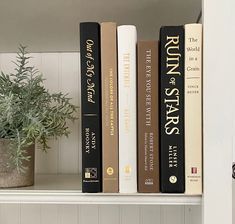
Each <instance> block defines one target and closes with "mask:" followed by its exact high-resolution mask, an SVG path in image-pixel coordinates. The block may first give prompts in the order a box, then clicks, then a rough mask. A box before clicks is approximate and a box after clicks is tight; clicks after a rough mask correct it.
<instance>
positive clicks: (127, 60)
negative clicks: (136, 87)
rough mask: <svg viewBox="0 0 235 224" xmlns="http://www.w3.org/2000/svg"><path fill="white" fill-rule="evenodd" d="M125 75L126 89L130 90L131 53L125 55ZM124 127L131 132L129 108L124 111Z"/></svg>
mask: <svg viewBox="0 0 235 224" xmlns="http://www.w3.org/2000/svg"><path fill="white" fill-rule="evenodd" d="M123 63H124V64H123V75H124V88H130V53H124V54H123ZM124 127H125V132H126V133H128V132H129V131H130V110H129V107H128V108H125V110H124Z"/></svg>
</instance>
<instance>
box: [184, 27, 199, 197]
mask: <svg viewBox="0 0 235 224" xmlns="http://www.w3.org/2000/svg"><path fill="white" fill-rule="evenodd" d="M185 193H186V194H201V193H202V25H201V24H187V25H185Z"/></svg>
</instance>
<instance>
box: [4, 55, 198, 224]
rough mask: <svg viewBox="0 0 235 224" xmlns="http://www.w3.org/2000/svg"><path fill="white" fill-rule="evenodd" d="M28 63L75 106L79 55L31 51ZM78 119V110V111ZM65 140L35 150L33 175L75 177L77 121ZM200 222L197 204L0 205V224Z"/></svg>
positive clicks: (8, 68)
mask: <svg viewBox="0 0 235 224" xmlns="http://www.w3.org/2000/svg"><path fill="white" fill-rule="evenodd" d="M15 56H16V55H15V54H0V70H2V71H4V72H13V71H14V64H13V63H12V61H13V60H14V59H15ZM31 56H32V59H31V62H32V64H33V65H35V66H36V67H37V68H38V69H39V70H40V71H41V72H42V73H43V74H44V76H45V78H46V81H45V85H46V86H47V87H48V88H49V89H50V90H51V91H63V92H67V93H69V95H70V97H72V98H73V103H74V104H76V105H78V106H79V105H80V88H79V86H80V84H79V83H80V78H79V53H34V54H32V55H31ZM78 116H79V112H78ZM69 126H70V128H71V135H70V136H69V138H61V139H59V140H51V142H50V146H51V149H50V150H48V152H47V153H46V154H45V153H42V152H41V151H40V150H39V149H37V150H36V172H37V173H79V171H80V170H81V151H80V148H81V147H80V142H81V141H80V140H81V139H80V122H79V120H78V121H77V122H75V123H74V124H69ZM32 223H34V224H64V223H66V224H67V223H69V224H75V223H76V224H96V223H97V224H110V223H112V224H151V223H153V224H172V223H174V224H201V207H200V206H138V205H136V206H127V205H125V206H124V205H112V206H110V205H107V206H106V205H97V206H96V205H37V204H33V205H27V204H2V205H0V224H32Z"/></svg>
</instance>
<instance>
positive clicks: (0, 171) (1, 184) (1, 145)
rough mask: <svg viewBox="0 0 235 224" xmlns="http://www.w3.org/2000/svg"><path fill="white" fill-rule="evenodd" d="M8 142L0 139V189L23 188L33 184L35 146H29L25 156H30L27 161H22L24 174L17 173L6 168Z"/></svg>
mask: <svg viewBox="0 0 235 224" xmlns="http://www.w3.org/2000/svg"><path fill="white" fill-rule="evenodd" d="M8 146H9V140H6V139H0V188H10V187H25V186H31V185H33V184H34V161H35V159H34V157H35V146H34V145H31V146H29V147H28V148H27V154H26V156H30V157H31V159H30V160H29V161H24V164H23V165H24V167H27V169H26V170H25V172H24V173H23V172H18V170H17V169H16V168H13V167H8V166H7V164H8V162H9V153H8V150H7V149H8Z"/></svg>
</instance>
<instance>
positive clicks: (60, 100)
mask: <svg viewBox="0 0 235 224" xmlns="http://www.w3.org/2000/svg"><path fill="white" fill-rule="evenodd" d="M30 58H31V57H30V56H29V54H28V52H27V51H26V47H24V46H20V47H19V53H18V54H17V58H16V62H14V64H15V65H16V68H15V72H14V73H11V74H5V73H3V72H1V74H0V138H4V139H9V140H10V144H9V153H10V161H11V163H10V164H9V165H14V166H15V167H16V168H17V169H18V171H20V172H21V171H24V169H25V167H24V166H23V161H24V160H29V159H30V157H29V156H27V153H26V148H27V146H29V145H32V144H34V143H35V142H38V143H40V144H41V146H42V149H43V150H44V151H46V150H47V149H48V148H49V146H48V145H47V142H48V140H49V139H50V138H52V137H55V138H56V137H59V136H63V135H65V136H68V134H69V130H68V126H67V123H66V122H67V121H68V120H71V121H74V120H75V119H76V116H75V112H76V110H77V107H76V106H75V105H73V104H71V102H70V100H71V99H70V98H68V97H67V94H63V93H61V92H59V93H53V94H51V93H49V91H48V90H47V89H46V88H45V87H44V86H43V81H44V79H43V76H42V74H40V73H39V71H38V70H37V69H35V68H34V67H33V66H29V60H30Z"/></svg>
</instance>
